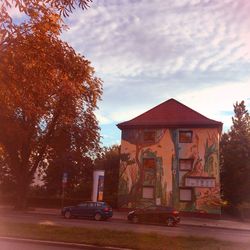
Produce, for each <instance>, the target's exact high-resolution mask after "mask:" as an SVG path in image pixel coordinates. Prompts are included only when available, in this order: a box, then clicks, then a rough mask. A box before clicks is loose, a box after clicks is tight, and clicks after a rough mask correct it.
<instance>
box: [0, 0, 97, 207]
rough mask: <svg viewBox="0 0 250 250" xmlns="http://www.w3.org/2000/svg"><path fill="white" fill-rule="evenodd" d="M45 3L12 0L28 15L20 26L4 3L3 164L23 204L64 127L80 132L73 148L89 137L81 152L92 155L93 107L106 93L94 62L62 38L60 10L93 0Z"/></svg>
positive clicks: (0, 72) (0, 52)
mask: <svg viewBox="0 0 250 250" xmlns="http://www.w3.org/2000/svg"><path fill="white" fill-rule="evenodd" d="M46 2H47V4H44V1H39V0H30V1H18V0H16V1H11V5H14V4H16V6H17V7H18V8H19V9H20V11H22V12H24V13H25V14H26V15H28V16H29V19H28V21H24V22H23V23H21V24H18V25H17V24H14V23H13V22H12V19H11V18H10V16H9V15H8V9H7V6H8V3H10V1H7V0H5V1H3V3H2V5H1V10H2V12H1V14H0V29H1V30H0V31H1V34H3V35H2V36H1V37H0V38H1V47H0V58H1V61H0V120H1V123H0V145H1V148H2V152H3V154H4V163H5V165H4V164H1V167H2V168H3V166H5V167H6V166H8V168H9V169H8V175H9V176H10V177H11V178H12V181H13V182H14V184H15V186H14V187H13V188H15V190H16V191H17V193H16V194H17V196H16V202H17V204H16V206H17V207H18V208H22V207H24V206H25V198H26V196H27V191H28V188H29V185H30V183H31V182H32V180H33V178H34V174H35V172H36V171H37V169H41V168H43V167H45V166H46V164H47V158H46V157H48V158H49V156H50V155H51V152H52V149H51V148H52V146H53V145H54V144H53V139H55V137H56V136H58V135H59V134H60V130H61V129H62V128H63V129H66V130H69V133H70V136H72V135H73V134H81V136H78V135H77V136H72V138H71V139H72V140H78V141H77V142H76V143H75V144H72V145H71V147H75V145H79V140H81V139H83V137H84V140H83V142H82V143H80V144H81V146H79V147H78V149H79V150H78V156H79V154H80V153H81V154H82V155H81V156H84V155H85V156H86V155H89V156H91V154H93V153H94V152H95V151H96V150H97V148H98V146H97V145H98V142H99V133H98V132H99V131H98V124H97V121H96V118H95V115H94V113H93V112H94V110H95V108H97V101H98V100H99V99H100V96H101V93H102V86H101V80H100V79H98V78H96V77H95V76H94V69H93V68H92V67H91V66H90V62H89V61H88V60H86V59H85V58H84V57H83V56H81V55H79V54H76V52H75V51H74V49H73V48H72V47H70V46H69V45H68V44H67V43H65V42H63V41H61V40H60V38H59V34H60V31H61V28H62V21H61V16H60V14H62V13H64V11H66V13H67V12H68V13H69V12H70V10H71V8H72V6H73V5H72V4H75V3H76V2H78V3H79V4H80V3H82V4H84V3H87V2H89V1H67V0H60V1H52V0H49V1H46ZM70 6H71V7H70ZM82 6H84V5H82ZM60 8H62V12H60V10H61V9H60ZM83 133H84V135H85V136H83ZM54 142H55V141H54ZM91 152H93V153H91Z"/></svg>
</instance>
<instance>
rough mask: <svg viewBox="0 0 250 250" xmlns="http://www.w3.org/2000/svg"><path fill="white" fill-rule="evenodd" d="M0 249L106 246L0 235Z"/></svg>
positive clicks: (95, 249)
mask: <svg viewBox="0 0 250 250" xmlns="http://www.w3.org/2000/svg"><path fill="white" fill-rule="evenodd" d="M0 249H1V250H34V249H36V250H62V249H64V250H76V249H81V250H105V249H107V248H102V247H96V246H87V245H83V244H71V243H69V244H61V243H50V242H45V241H41V242H39V241H32V240H29V241H26V240H22V239H2V238H1V237H0ZM115 249H117V248H112V247H110V248H109V250H115Z"/></svg>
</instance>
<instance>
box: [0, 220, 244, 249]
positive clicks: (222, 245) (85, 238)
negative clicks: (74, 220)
mask: <svg viewBox="0 0 250 250" xmlns="http://www.w3.org/2000/svg"><path fill="white" fill-rule="evenodd" d="M0 236H8V237H22V238H29V239H39V240H51V241H63V242H74V243H85V244H94V245H99V246H116V247H124V248H132V249H143V250H154V249H155V250H160V249H166V250H182V249H192V250H195V249H202V250H208V249H211V250H234V249H237V250H238V249H241V250H247V249H249V245H246V244H240V243H239V244H238V243H231V242H223V241H218V240H214V239H210V238H198V237H168V236H163V235H158V234H155V233H154V234H153V233H134V232H120V231H113V230H107V229H87V228H77V227H62V226H50V225H35V224H23V223H1V224H0Z"/></svg>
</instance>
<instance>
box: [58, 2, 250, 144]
mask: <svg viewBox="0 0 250 250" xmlns="http://www.w3.org/2000/svg"><path fill="white" fill-rule="evenodd" d="M249 13H250V1H249V0H237V1H235V0H93V3H91V4H90V8H89V9H87V10H84V11H82V10H80V9H76V10H75V11H74V13H73V14H71V15H70V17H69V18H68V19H67V20H66V24H67V25H68V27H69V30H67V31H65V32H64V33H63V34H62V39H63V40H65V41H67V42H68V43H69V44H70V45H71V46H72V47H73V48H74V49H75V50H76V51H77V52H79V53H81V54H82V55H84V56H85V57H86V58H87V59H88V60H90V61H91V63H92V66H93V67H94V68H95V71H96V76H98V77H100V78H101V79H102V80H103V96H102V101H101V102H99V110H98V111H97V112H96V116H97V119H98V121H99V124H100V127H101V136H102V143H103V145H104V146H110V145H113V144H119V143H120V137H121V133H120V130H119V129H118V128H117V127H116V124H117V123H120V122H123V121H126V120H129V119H132V118H134V117H135V116H137V115H139V114H141V113H143V112H145V111H147V110H148V109H150V108H152V107H154V106H156V105H158V104H160V103H162V102H164V101H166V100H168V99H170V98H174V99H176V100H178V101H180V102H182V103H183V104H185V105H187V106H188V107H190V108H192V109H194V110H196V111H198V112H199V113H201V114H203V115H205V116H207V117H208V118H211V119H215V120H218V121H221V122H223V124H224V131H225V132H226V131H227V130H228V129H229V128H230V126H231V117H232V116H233V104H234V103H236V102H237V101H241V100H244V101H245V104H246V106H247V109H248V110H250V30H249V27H250V15H249Z"/></svg>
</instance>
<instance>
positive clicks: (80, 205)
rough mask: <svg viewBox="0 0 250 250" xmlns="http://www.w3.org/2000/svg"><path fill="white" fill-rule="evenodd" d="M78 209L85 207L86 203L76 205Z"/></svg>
mask: <svg viewBox="0 0 250 250" xmlns="http://www.w3.org/2000/svg"><path fill="white" fill-rule="evenodd" d="M78 207H87V203H80V204H78Z"/></svg>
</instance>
